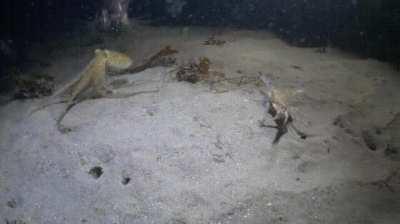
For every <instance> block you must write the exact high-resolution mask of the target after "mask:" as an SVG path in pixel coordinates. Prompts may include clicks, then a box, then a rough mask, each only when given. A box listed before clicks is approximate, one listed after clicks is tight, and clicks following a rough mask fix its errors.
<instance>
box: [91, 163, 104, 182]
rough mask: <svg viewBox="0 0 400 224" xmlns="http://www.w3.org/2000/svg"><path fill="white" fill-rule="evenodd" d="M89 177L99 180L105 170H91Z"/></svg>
mask: <svg viewBox="0 0 400 224" xmlns="http://www.w3.org/2000/svg"><path fill="white" fill-rule="evenodd" d="M88 173H89V175H91V176H92V177H93V178H94V179H99V178H100V177H101V175H103V168H102V167H101V166H95V167H93V168H91V169H90V170H89V172H88Z"/></svg>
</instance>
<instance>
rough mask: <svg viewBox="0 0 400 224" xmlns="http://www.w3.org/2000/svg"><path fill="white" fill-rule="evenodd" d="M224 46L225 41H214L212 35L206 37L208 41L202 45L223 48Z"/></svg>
mask: <svg viewBox="0 0 400 224" xmlns="http://www.w3.org/2000/svg"><path fill="white" fill-rule="evenodd" d="M225 44H226V41H225V40H220V39H216V38H215V36H214V35H212V36H210V37H208V39H207V40H206V41H204V43H203V45H210V46H223V45H225Z"/></svg>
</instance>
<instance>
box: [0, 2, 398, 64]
mask: <svg viewBox="0 0 400 224" xmlns="http://www.w3.org/2000/svg"><path fill="white" fill-rule="evenodd" d="M110 1H111V0H110ZM178 1H181V2H182V1H183V2H184V6H183V7H182V10H181V11H179V13H178V14H174V15H171V13H170V11H169V10H168V7H169V5H171V2H174V1H173V0H171V1H170V0H134V1H131V4H130V8H129V15H130V17H137V18H141V19H147V20H150V21H152V24H154V25H202V26H224V27H226V26H229V27H241V28H247V29H262V30H270V31H273V32H275V33H277V34H278V35H279V36H281V37H282V38H283V39H285V40H286V41H288V42H289V43H291V44H293V45H296V46H301V47H321V46H325V45H331V46H335V47H340V48H343V49H346V50H348V51H351V52H355V53H357V54H359V55H360V56H363V57H373V58H378V59H380V60H385V61H389V62H391V63H393V64H394V65H398V64H400V41H398V40H399V38H400V1H398V0H382V1H379V0H247V1H246V0H219V1H215V0H201V1H200V0H185V1H184V0H178ZM100 2H101V1H98V0H30V1H27V0H2V1H1V3H0V4H1V14H0V15H1V24H3V25H2V27H1V33H0V40H1V42H2V46H1V50H0V57H1V58H0V59H1V63H2V65H1V66H2V67H4V66H9V65H18V64H19V63H21V62H23V61H24V60H25V59H26V57H25V56H26V52H27V51H29V48H30V46H31V45H32V43H37V42H39V43H40V42H46V41H48V40H49V39H54V38H57V36H60V35H68V34H69V33H72V32H74V31H76V30H77V29H78V28H79V27H82V26H83V25H84V24H85V23H87V22H89V21H93V20H94V19H95V18H96V13H97V12H98V11H99V10H100V9H101V7H102V5H101V3H100ZM7 48H8V49H7Z"/></svg>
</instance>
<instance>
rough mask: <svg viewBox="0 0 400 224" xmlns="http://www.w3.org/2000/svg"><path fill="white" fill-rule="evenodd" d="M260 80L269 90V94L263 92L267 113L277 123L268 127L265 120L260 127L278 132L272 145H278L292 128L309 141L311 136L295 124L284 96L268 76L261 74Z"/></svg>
mask: <svg viewBox="0 0 400 224" xmlns="http://www.w3.org/2000/svg"><path fill="white" fill-rule="evenodd" d="M260 79H261V80H262V82H263V83H264V84H265V86H266V90H267V92H264V91H262V90H261V93H262V94H263V95H264V96H265V99H264V102H263V105H264V106H265V107H267V109H268V110H267V113H268V114H269V115H270V116H272V117H273V120H274V122H275V125H268V124H266V123H265V119H264V120H263V121H261V122H260V126H261V127H268V128H275V129H277V130H278V131H277V133H276V135H275V138H274V140H273V142H272V144H278V143H279V140H280V139H281V137H282V136H283V135H285V134H286V133H287V132H288V131H289V128H292V129H293V130H294V132H295V133H296V134H297V135H298V136H299V137H300V138H301V139H307V138H308V137H309V135H308V134H306V133H304V132H303V131H300V130H299V129H298V128H297V127H296V126H295V125H294V124H293V122H294V119H293V116H292V115H291V114H290V111H289V105H288V102H287V100H286V99H285V98H286V97H285V96H284V94H282V93H281V92H280V91H279V90H277V89H275V88H274V87H273V86H272V83H271V80H270V78H268V77H267V76H266V75H263V74H261V73H260Z"/></svg>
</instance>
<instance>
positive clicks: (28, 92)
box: [14, 74, 55, 99]
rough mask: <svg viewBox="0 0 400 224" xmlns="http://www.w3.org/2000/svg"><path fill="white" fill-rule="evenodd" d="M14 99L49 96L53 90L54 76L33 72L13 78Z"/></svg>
mask: <svg viewBox="0 0 400 224" xmlns="http://www.w3.org/2000/svg"><path fill="white" fill-rule="evenodd" d="M15 87H16V90H15V93H14V99H33V98H41V97H45V96H50V95H51V94H52V93H53V91H54V87H55V84H54V77H52V76H49V75H47V74H33V75H30V76H26V77H25V76H18V77H16V78H15Z"/></svg>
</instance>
